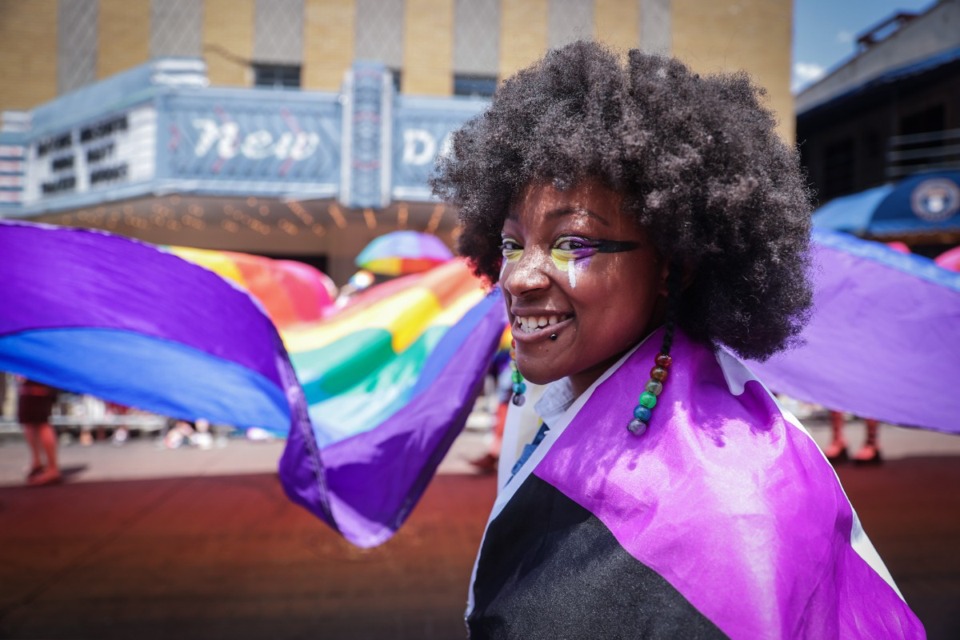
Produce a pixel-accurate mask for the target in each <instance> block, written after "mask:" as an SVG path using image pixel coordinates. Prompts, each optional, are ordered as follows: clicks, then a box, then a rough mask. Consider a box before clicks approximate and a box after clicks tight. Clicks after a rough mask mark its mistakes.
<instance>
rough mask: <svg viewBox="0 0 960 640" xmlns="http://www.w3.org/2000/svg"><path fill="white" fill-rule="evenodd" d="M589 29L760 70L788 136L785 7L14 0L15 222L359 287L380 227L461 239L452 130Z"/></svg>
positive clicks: (708, 64)
mask: <svg viewBox="0 0 960 640" xmlns="http://www.w3.org/2000/svg"><path fill="white" fill-rule="evenodd" d="M578 39H598V40H601V41H604V42H606V43H608V44H609V45H611V46H613V47H615V48H617V49H619V50H626V49H628V48H632V47H639V48H641V49H645V50H649V51H656V52H661V53H668V54H672V55H675V56H677V57H679V58H681V59H682V60H684V61H685V62H686V63H687V64H689V65H690V66H691V67H692V68H694V69H695V70H697V71H700V72H716V71H734V70H740V69H744V70H746V71H747V72H749V73H750V74H751V75H752V76H754V78H755V80H756V82H757V83H758V84H760V85H761V86H763V87H765V88H766V90H767V100H768V105H769V107H770V108H771V109H772V110H773V111H774V112H775V113H776V114H778V116H779V121H780V131H781V134H782V135H783V136H784V138H785V139H789V140H792V138H793V128H792V126H793V118H792V113H793V101H792V97H791V95H790V91H789V83H790V48H791V40H792V2H789V1H782V0H711V1H707V0H30V1H29V2H26V1H24V0H0V87H2V89H0V110H3V111H4V112H5V113H4V118H3V132H2V133H0V136H2V138H0V169H2V170H0V216H4V217H20V218H25V219H30V220H38V221H44V222H50V223H53V224H63V225H73V226H86V227H96V228H103V229H107V230H110V231H114V232H117V233H122V234H126V235H130V236H133V237H137V238H140V239H143V240H146V241H150V242H156V243H161V244H184V245H192V246H200V247H206V248H214V249H228V250H239V251H249V252H254V253H261V254H264V255H271V256H283V257H294V258H299V259H304V260H306V261H308V262H312V263H313V264H316V265H317V266H320V267H322V268H324V269H325V270H326V271H328V272H329V273H330V274H331V275H332V276H333V277H334V278H335V279H336V280H338V281H339V282H343V281H344V280H345V279H346V278H347V277H349V275H350V273H352V270H353V265H352V260H353V256H355V255H356V253H357V252H358V251H359V250H360V249H361V248H362V247H363V246H364V245H365V244H366V243H367V242H369V240H371V239H372V238H373V237H375V236H377V235H380V234H381V233H384V232H387V231H390V230H393V229H396V228H414V229H422V230H428V231H431V232H434V233H437V234H438V235H440V237H441V238H443V239H444V240H446V241H447V242H451V243H452V241H453V235H454V234H455V215H454V212H452V211H450V210H449V209H448V208H446V207H444V205H443V204H442V203H439V202H437V201H436V200H435V199H434V198H433V197H432V196H431V195H430V192H429V189H428V187H427V177H428V175H429V172H430V170H431V168H432V166H433V162H434V160H435V157H436V155H437V154H438V153H441V152H442V150H443V146H444V141H445V139H446V137H447V136H448V135H449V133H450V132H451V131H452V130H453V129H455V128H456V127H457V126H459V125H460V124H461V123H462V122H463V121H465V120H466V119H467V118H469V117H471V116H472V115H474V114H476V113H478V112H479V111H480V110H482V109H483V108H484V106H485V105H486V104H487V103H486V100H487V99H488V98H489V96H490V95H491V93H492V91H493V89H494V87H495V86H496V83H497V82H498V81H499V80H500V79H502V78H504V77H506V76H509V75H511V74H512V73H513V72H515V71H516V70H518V69H520V68H522V67H524V66H526V65H528V64H530V63H531V62H533V61H535V60H536V59H537V58H539V57H540V56H542V55H543V53H545V52H546V50H547V49H548V48H551V47H556V46H562V45H564V44H567V43H569V42H572V41H575V40H578Z"/></svg>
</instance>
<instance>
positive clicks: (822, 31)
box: [793, 0, 936, 90]
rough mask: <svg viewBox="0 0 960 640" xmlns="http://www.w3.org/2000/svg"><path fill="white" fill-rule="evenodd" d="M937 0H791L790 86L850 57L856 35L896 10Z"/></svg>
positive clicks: (921, 7) (801, 83)
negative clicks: (791, 60) (791, 65)
mask: <svg viewBox="0 0 960 640" xmlns="http://www.w3.org/2000/svg"><path fill="white" fill-rule="evenodd" d="M934 4H936V0H793V15H794V20H793V87H794V90H796V89H797V88H802V87H803V86H804V85H806V84H809V83H810V82H811V81H812V80H815V79H816V78H817V77H819V75H822V74H823V73H824V72H826V71H830V70H831V69H833V68H834V67H836V66H838V65H839V64H840V63H841V62H843V61H844V60H846V59H847V58H849V57H850V56H851V55H852V54H853V52H854V50H855V46H854V43H855V42H856V39H857V36H858V35H860V34H862V33H863V32H864V31H866V30H867V29H869V28H870V27H873V26H874V25H876V24H877V23H879V22H881V21H882V20H884V19H885V18H887V17H889V16H891V15H893V14H894V13H897V12H898V11H908V12H921V11H923V10H925V9H928V8H929V7H932V6H933V5H934Z"/></svg>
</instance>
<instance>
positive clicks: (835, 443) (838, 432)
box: [823, 411, 850, 464]
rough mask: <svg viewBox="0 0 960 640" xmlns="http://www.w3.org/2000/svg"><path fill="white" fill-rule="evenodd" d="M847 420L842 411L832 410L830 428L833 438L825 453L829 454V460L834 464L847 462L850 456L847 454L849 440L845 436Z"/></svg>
mask: <svg viewBox="0 0 960 640" xmlns="http://www.w3.org/2000/svg"><path fill="white" fill-rule="evenodd" d="M845 422H846V420H845V419H844V417H843V413H842V412H840V411H831V412H830V429H831V433H832V435H833V438H832V440H831V441H830V444H829V445H828V446H827V448H826V449H824V451H823V454H824V455H825V456H827V460H829V461H830V462H831V463H833V464H836V463H838V462H846V461H847V460H849V458H850V456H849V455H848V454H847V441H846V440H844V438H843V425H844V423H845Z"/></svg>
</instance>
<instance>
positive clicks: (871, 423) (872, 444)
mask: <svg viewBox="0 0 960 640" xmlns="http://www.w3.org/2000/svg"><path fill="white" fill-rule="evenodd" d="M865 422H866V425H867V438H866V440H864V442H863V446H862V447H860V450H859V451H857V453H856V455H854V456H853V461H854V462H855V463H856V464H880V462H881V461H882V459H881V458H880V447H879V445H878V444H877V431H878V430H879V428H880V423H879V422H877V421H876V420H872V419H870V418H867V419H866V420H865Z"/></svg>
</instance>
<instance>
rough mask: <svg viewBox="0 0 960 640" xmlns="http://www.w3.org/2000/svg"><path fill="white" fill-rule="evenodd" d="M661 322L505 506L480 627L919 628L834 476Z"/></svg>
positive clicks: (532, 466) (563, 631) (663, 633)
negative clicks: (655, 377) (639, 431)
mask: <svg viewBox="0 0 960 640" xmlns="http://www.w3.org/2000/svg"><path fill="white" fill-rule="evenodd" d="M661 337H662V334H661V333H660V332H657V333H654V334H653V335H652V336H651V337H650V338H649V339H648V340H647V341H646V342H645V343H644V344H642V345H641V346H640V347H639V348H638V349H637V350H636V351H635V352H634V353H633V354H631V355H630V356H628V357H627V358H626V359H625V362H624V363H623V364H622V365H621V366H620V367H619V368H618V369H616V370H615V371H613V372H612V373H610V372H608V374H606V375H605V377H602V378H601V379H600V380H599V381H598V382H597V383H596V384H595V386H594V388H593V389H592V390H590V391H588V392H586V393H585V394H583V395H582V396H581V397H580V398H578V399H577V400H576V401H575V402H574V404H573V405H572V406H571V407H570V409H569V410H568V411H567V412H565V413H564V414H562V415H561V416H558V417H555V418H554V420H555V421H554V422H553V423H552V424H551V425H550V429H549V430H548V431H547V434H546V437H545V438H544V440H543V441H542V442H541V443H540V445H539V447H538V448H537V449H536V450H535V451H534V454H533V455H532V456H531V457H530V458H529V459H528V460H527V461H526V463H525V464H524V465H523V467H521V468H520V471H519V472H518V473H517V475H516V476H514V477H513V478H512V479H511V480H510V482H508V483H507V484H506V486H505V487H503V488H502V489H501V492H500V495H499V496H498V498H497V502H496V504H495V506H494V510H493V514H492V515H491V519H490V523H489V525H488V527H487V531H486V533H485V535H484V540H483V543H482V546H481V552H480V557H479V559H478V562H477V566H476V569H475V573H474V576H475V577H474V582H473V587H472V589H471V604H470V608H469V610H468V624H469V626H470V628H471V631H472V635H473V636H474V637H518V638H526V637H544V638H546V637H578V638H580V637H598V638H632V637H638V636H642V637H664V638H693V637H697V638H714V637H716V638H723V637H728V638H743V639H746V640H753V639H754V638H808V639H810V640H820V639H821V638H851V637H863V638H922V637H924V631H923V627H922V626H921V624H920V622H919V621H918V620H917V618H916V616H915V615H914V614H913V613H912V612H911V611H910V609H909V607H908V606H907V604H906V603H905V602H904V601H903V599H902V597H901V596H900V594H899V592H898V591H897V589H896V587H895V585H894V584H893V580H892V579H891V578H890V575H889V573H888V572H887V570H886V568H885V567H884V565H883V563H882V561H881V560H880V558H879V557H878V556H877V554H876V552H875V550H874V548H873V546H872V544H871V543H870V541H869V539H868V538H867V536H866V534H865V533H864V531H863V529H862V527H861V526H860V523H859V522H858V519H857V516H856V514H855V512H854V510H853V508H852V507H851V505H850V503H849V501H848V500H847V498H846V496H845V495H844V492H843V490H842V488H841V487H840V484H839V482H838V480H837V476H836V474H835V472H834V470H833V468H832V467H831V466H830V464H829V463H828V462H827V460H826V459H825V458H824V456H823V454H822V453H821V451H820V449H819V448H818V447H817V444H816V443H815V442H814V441H813V439H812V438H811V437H810V435H809V434H808V433H807V432H806V431H805V430H804V429H803V428H802V427H801V426H800V425H799V424H796V423H794V422H792V419H791V418H790V417H788V416H786V415H784V414H783V413H782V412H781V411H780V409H779V407H778V405H777V404H776V402H775V401H774V399H773V397H772V396H771V395H770V393H769V392H768V391H767V390H766V389H765V388H764V387H763V385H762V384H761V383H760V382H759V381H757V380H756V379H755V378H754V377H753V375H752V374H751V373H750V371H749V370H748V369H747V368H746V367H744V366H743V364H741V363H740V362H739V361H737V360H736V359H735V358H734V357H733V356H731V355H729V354H728V353H726V352H724V351H717V352H714V351H713V350H711V349H709V348H707V347H705V346H704V345H701V344H698V343H695V342H692V341H691V340H689V339H688V338H687V337H686V336H685V335H684V334H683V333H682V332H679V331H678V332H677V334H676V338H675V340H674V343H673V350H672V352H671V355H672V356H673V364H672V366H671V367H670V376H669V378H668V379H667V380H666V382H665V383H664V387H663V392H662V393H661V395H660V396H659V398H658V401H657V404H656V407H655V409H654V411H653V417H652V418H651V420H650V426H649V428H648V430H647V431H646V433H644V434H643V435H642V436H640V437H636V436H633V435H632V434H631V433H629V432H628V431H627V429H626V424H627V422H628V420H629V419H630V417H631V414H632V411H633V407H634V405H635V404H636V397H637V386H638V381H644V380H646V379H647V378H648V377H649V371H650V366H651V363H652V362H653V360H654V357H655V356H656V354H657V350H658V347H659V345H660V342H661Z"/></svg>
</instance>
